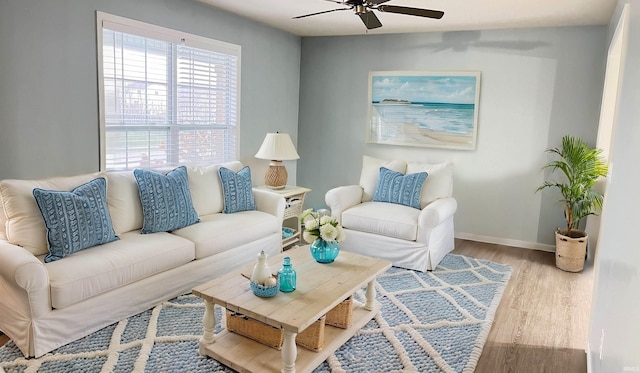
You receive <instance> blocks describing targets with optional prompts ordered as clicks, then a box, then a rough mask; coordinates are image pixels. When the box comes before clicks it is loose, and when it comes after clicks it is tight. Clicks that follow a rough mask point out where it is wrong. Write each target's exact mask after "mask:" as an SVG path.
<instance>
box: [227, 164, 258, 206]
mask: <svg viewBox="0 0 640 373" xmlns="http://www.w3.org/2000/svg"><path fill="white" fill-rule="evenodd" d="M218 173H219V174H220V181H221V182H222V193H223V194H224V210H223V212H224V213H225V214H231V213H234V212H240V211H249V210H255V209H256V203H255V201H254V199H253V187H252V185H251V170H250V169H249V166H245V167H244V168H243V169H242V170H240V171H238V172H233V171H232V170H230V169H228V168H225V167H220V169H219V170H218Z"/></svg>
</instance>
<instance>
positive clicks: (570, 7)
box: [198, 0, 616, 36]
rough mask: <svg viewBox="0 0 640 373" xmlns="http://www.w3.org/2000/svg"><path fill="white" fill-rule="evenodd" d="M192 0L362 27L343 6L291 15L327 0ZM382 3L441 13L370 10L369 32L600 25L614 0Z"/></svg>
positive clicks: (270, 17)
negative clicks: (376, 23) (375, 23)
mask: <svg viewBox="0 0 640 373" xmlns="http://www.w3.org/2000/svg"><path fill="white" fill-rule="evenodd" d="M198 1H201V2H203V3H205V4H209V5H211V6H214V7H216V8H221V9H225V10H227V11H229V12H232V13H236V14H239V15H242V16H244V17H247V18H250V19H253V20H256V21H259V22H262V23H265V24H268V25H270V26H272V27H275V28H278V29H281V30H285V31H288V32H290V33H292V34H296V35H300V36H328V35H360V34H366V33H367V30H366V28H365V27H364V25H363V23H362V21H360V18H359V17H358V16H357V15H356V14H354V13H353V11H349V10H345V11H339V12H332V13H327V14H321V15H317V16H312V17H306V18H301V19H292V17H294V16H299V15H304V14H309V13H314V12H321V11H325V10H330V9H335V8H343V7H344V6H343V5H341V4H336V3H335V2H330V1H331V0H198ZM386 4H388V5H398V6H408V7H414V8H426V9H434V10H441V11H444V17H443V18H442V19H440V20H436V19H430V18H423V17H415V16H407V15H402V14H392V13H382V12H376V15H377V16H378V18H379V19H380V21H381V22H382V25H383V26H382V27H381V28H378V29H374V30H369V31H368V33H369V34H372V35H373V34H389V33H407V32H428V31H459V30H484V29H505V28H524V27H554V26H579V25H606V24H608V23H609V20H610V19H611V16H612V14H613V10H614V8H615V5H616V0H428V1H427V0H390V1H389V2H388V3H386Z"/></svg>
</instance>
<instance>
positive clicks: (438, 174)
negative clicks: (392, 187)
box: [407, 162, 453, 208]
mask: <svg viewBox="0 0 640 373" xmlns="http://www.w3.org/2000/svg"><path fill="white" fill-rule="evenodd" d="M416 172H426V173H428V174H429V177H427V180H425V182H424V185H423V187H422V193H421V194H420V206H421V208H424V207H425V206H426V205H428V204H429V203H431V202H433V201H435V200H437V199H440V198H446V197H451V195H452V194H453V165H452V164H451V162H446V163H438V164H427V163H420V162H407V174H409V173H416Z"/></svg>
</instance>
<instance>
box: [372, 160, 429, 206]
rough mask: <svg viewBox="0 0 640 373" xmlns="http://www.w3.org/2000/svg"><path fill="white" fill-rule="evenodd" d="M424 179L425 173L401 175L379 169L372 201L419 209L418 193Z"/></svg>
mask: <svg viewBox="0 0 640 373" xmlns="http://www.w3.org/2000/svg"><path fill="white" fill-rule="evenodd" d="M426 178H427V173H426V172H417V173H415V174H406V175H403V174H401V173H400V172H395V171H391V170H389V169H388V168H386V167H380V179H379V180H378V187H377V188H376V193H375V194H374V196H373V201H374V202H389V203H397V204H400V205H405V206H409V207H413V208H416V209H420V192H421V191H422V184H423V183H424V180H425V179H426Z"/></svg>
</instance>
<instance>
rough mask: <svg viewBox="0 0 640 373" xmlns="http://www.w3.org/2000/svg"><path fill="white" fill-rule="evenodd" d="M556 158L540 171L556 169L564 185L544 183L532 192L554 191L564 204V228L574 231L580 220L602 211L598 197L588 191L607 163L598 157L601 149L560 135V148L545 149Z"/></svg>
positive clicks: (603, 174) (604, 169)
mask: <svg viewBox="0 0 640 373" xmlns="http://www.w3.org/2000/svg"><path fill="white" fill-rule="evenodd" d="M546 151H547V152H548V153H551V154H554V155H556V156H557V157H559V159H557V160H555V161H552V162H549V163H548V164H546V165H545V166H544V167H543V168H544V169H546V168H550V169H551V171H552V172H555V171H557V170H560V171H561V172H562V174H563V175H564V177H565V178H566V182H556V181H545V182H544V184H542V185H541V186H539V187H538V189H536V192H539V191H541V190H543V189H546V188H557V189H558V190H559V191H560V194H561V195H562V199H561V200H560V202H561V203H563V204H564V205H565V209H564V210H565V212H564V214H565V219H566V220H567V229H577V228H578V225H579V224H580V221H581V220H582V218H584V217H586V216H588V215H593V214H595V213H596V210H598V209H600V208H602V195H600V194H599V193H597V192H596V191H594V190H593V189H592V188H593V186H594V185H595V183H596V182H597V181H598V178H600V177H603V176H606V175H607V172H608V167H607V164H606V163H605V162H604V159H603V158H602V150H600V149H597V148H591V147H590V146H589V145H588V144H587V143H586V142H584V141H583V140H582V139H580V138H579V137H574V136H569V135H567V136H564V137H563V138H562V147H561V148H550V149H547V150H546Z"/></svg>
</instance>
